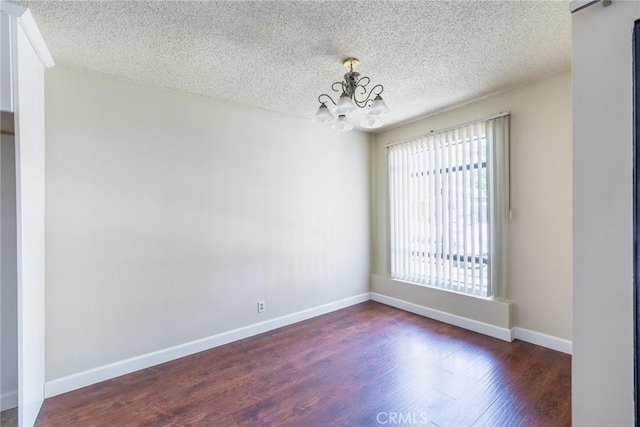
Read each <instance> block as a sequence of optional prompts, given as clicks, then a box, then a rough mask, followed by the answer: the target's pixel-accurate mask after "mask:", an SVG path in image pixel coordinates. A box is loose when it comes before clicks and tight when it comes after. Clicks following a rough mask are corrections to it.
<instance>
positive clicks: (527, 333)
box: [371, 292, 573, 354]
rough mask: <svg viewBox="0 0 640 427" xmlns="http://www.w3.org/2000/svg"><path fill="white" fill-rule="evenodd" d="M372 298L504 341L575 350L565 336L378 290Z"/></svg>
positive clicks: (565, 350)
mask: <svg viewBox="0 0 640 427" xmlns="http://www.w3.org/2000/svg"><path fill="white" fill-rule="evenodd" d="M371 299H372V300H373V301H378V302H380V303H382V304H386V305H390V306H392V307H396V308H399V309H401V310H405V311H408V312H411V313H414V314H418V315H420V316H424V317H428V318H430V319H434V320H438V321H440V322H444V323H448V324H450V325H454V326H458V327H460V328H464V329H468V330H470V331H474V332H478V333H480V334H484V335H488V336H490V337H494V338H498V339H501V340H504V341H513V340H514V339H518V340H520V341H526V342H528V343H531V344H535V345H539V346H541V347H546V348H550V349H552V350H556V351H560V352H562V353H567V354H572V351H573V344H572V342H571V341H569V340H566V339H564V338H558V337H554V336H553V335H547V334H543V333H542V332H536V331H531V330H529V329H524V328H520V327H514V328H511V329H506V328H501V327H498V326H494V325H490V324H488V323H483V322H478V321H477V320H473V319H469V318H467V317H462V316H457V315H455V314H451V313H447V312H444V311H440V310H435V309H433V308H429V307H424V306H422V305H418V304H414V303H412V302H408V301H405V300H401V299H398V298H393V297H388V296H386V295H382V294H378V293H376V292H371Z"/></svg>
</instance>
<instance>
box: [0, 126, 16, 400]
mask: <svg viewBox="0 0 640 427" xmlns="http://www.w3.org/2000/svg"><path fill="white" fill-rule="evenodd" d="M0 141H1V143H2V145H1V147H0V160H1V162H2V163H1V164H0V171H2V176H1V177H0V184H1V185H0V209H1V212H0V244H1V246H2V247H1V248H0V251H1V252H0V254H1V257H0V259H1V262H2V265H1V266H0V272H1V274H2V277H1V278H0V284H2V287H1V289H0V293H1V295H0V303H1V304H2V307H1V308H0V309H1V310H2V311H0V315H1V316H2V317H1V319H0V322H1V323H0V325H1V326H2V331H0V333H1V336H2V343H1V344H0V351H1V353H0V360H2V363H1V364H0V385H1V387H0V408H1V409H2V410H4V409H9V408H12V407H15V406H17V405H18V285H17V281H16V280H17V279H16V263H17V260H16V158H15V145H14V144H15V140H14V137H13V136H12V135H1V136H0Z"/></svg>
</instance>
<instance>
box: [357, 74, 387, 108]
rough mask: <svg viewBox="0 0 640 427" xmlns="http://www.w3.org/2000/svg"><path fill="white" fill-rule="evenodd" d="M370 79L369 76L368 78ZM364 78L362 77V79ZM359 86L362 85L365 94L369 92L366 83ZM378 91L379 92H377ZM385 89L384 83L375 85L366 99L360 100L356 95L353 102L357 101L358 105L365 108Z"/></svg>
mask: <svg viewBox="0 0 640 427" xmlns="http://www.w3.org/2000/svg"><path fill="white" fill-rule="evenodd" d="M367 79H368V78H367ZM360 80H362V79H360ZM358 87H361V88H362V90H363V94H366V93H367V90H366V84H365V85H364V86H363V85H358ZM376 91H377V92H376ZM383 91H384V86H382V85H375V86H374V87H372V88H371V91H370V92H369V94H368V95H367V97H366V98H365V99H362V100H359V99H356V97H355V96H354V98H353V102H355V103H356V105H357V106H358V107H360V108H364V107H366V106H367V105H368V104H369V103H370V102H373V100H374V99H375V97H376V96H378V95H380V94H381V93H382V92H383Z"/></svg>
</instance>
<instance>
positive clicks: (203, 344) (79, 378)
mask: <svg viewBox="0 0 640 427" xmlns="http://www.w3.org/2000/svg"><path fill="white" fill-rule="evenodd" d="M369 299H370V294H369V292H366V293H363V294H360V295H356V296H353V297H350V298H345V299H343V300H340V301H335V302H332V303H329V304H324V305H321V306H318V307H313V308H310V309H307V310H303V311H299V312H297V313H292V314H288V315H286V316H282V317H277V318H275V319H270V320H266V321H264V322H260V323H255V324H253V325H249V326H245V327H242V328H238V329H234V330H231V331H228V332H223V333H221V334H217V335H213V336H210V337H207V338H202V339H199V340H196V341H191V342H188V343H185V344H180V345H177V346H174V347H169V348H166V349H163V350H158V351H154V352H151V353H147V354H143V355H140V356H136V357H132V358H130V359H126V360H122V361H119V362H115V363H111V364H109V365H105V366H100V367H98V368H94V369H90V370H87V371H84V372H79V373H77V374H73V375H69V376H66V377H63V378H58V379H56V380H53V381H48V382H47V383H45V385H44V394H45V397H46V398H49V397H52V396H56V395H58V394H62V393H66V392H68V391H72V390H76V389H79V388H81V387H86V386H88V385H91V384H95V383H98V382H100V381H105V380H109V379H112V378H115V377H119V376H121V375H125V374H129V373H131V372H135V371H138V370H140V369H145V368H148V367H151V366H155V365H158V364H160V363H165V362H169V361H171V360H175V359H179V358H181V357H185V356H189V355H191V354H194V353H199V352H201V351H204V350H209V349H211V348H214V347H218V346H221V345H224V344H228V343H231V342H233V341H237V340H241V339H244V338H248V337H251V336H254V335H258V334H261V333H263V332H268V331H271V330H273V329H277V328H281V327H283V326H287V325H291V324H294V323H297V322H300V321H303V320H307V319H311V318H313V317H317V316H321V315H323V314H327V313H330V312H332V311H336V310H340V309H342V308H346V307H349V306H352V305H355V304H360V303H362V302H365V301H369Z"/></svg>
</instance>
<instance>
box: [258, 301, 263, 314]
mask: <svg viewBox="0 0 640 427" xmlns="http://www.w3.org/2000/svg"><path fill="white" fill-rule="evenodd" d="M263 311H264V301H258V313H262V312H263Z"/></svg>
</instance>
